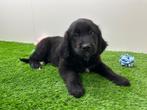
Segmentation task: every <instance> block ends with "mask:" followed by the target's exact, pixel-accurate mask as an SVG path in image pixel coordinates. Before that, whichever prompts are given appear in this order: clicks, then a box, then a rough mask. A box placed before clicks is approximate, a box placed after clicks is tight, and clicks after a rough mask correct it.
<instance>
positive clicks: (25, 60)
mask: <svg viewBox="0 0 147 110" xmlns="http://www.w3.org/2000/svg"><path fill="white" fill-rule="evenodd" d="M19 60H20V61H22V62H24V63H29V61H30V59H27V58H20V59H19Z"/></svg>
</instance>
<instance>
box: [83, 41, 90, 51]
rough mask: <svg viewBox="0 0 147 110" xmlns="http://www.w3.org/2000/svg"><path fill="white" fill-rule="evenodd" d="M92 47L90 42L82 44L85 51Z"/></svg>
mask: <svg viewBox="0 0 147 110" xmlns="http://www.w3.org/2000/svg"><path fill="white" fill-rule="evenodd" d="M90 48H91V45H90V43H87V44H83V45H82V50H84V51H88V50H89V49H90Z"/></svg>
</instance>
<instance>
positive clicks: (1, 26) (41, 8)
mask: <svg viewBox="0 0 147 110" xmlns="http://www.w3.org/2000/svg"><path fill="white" fill-rule="evenodd" d="M81 17H82V18H89V19H92V20H93V21H94V22H95V23H96V24H98V25H99V26H100V28H101V30H102V34H103V37H104V39H105V40H106V41H108V44H109V47H108V49H109V50H124V51H137V52H144V53H147V44H146V43H147V0H0V40H5V41H18V42H34V41H35V40H36V39H37V37H39V36H42V35H43V34H44V33H46V34H48V35H50V36H52V35H61V36H63V34H64V32H65V31H66V30H67V28H68V26H69V25H70V23H71V22H73V21H74V20H76V19H78V18H81Z"/></svg>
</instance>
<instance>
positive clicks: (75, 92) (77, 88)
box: [69, 85, 84, 98]
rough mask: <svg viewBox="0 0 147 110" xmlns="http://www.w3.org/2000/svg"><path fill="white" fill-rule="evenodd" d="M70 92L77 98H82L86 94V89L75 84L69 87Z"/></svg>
mask: <svg viewBox="0 0 147 110" xmlns="http://www.w3.org/2000/svg"><path fill="white" fill-rule="evenodd" d="M69 94H71V95H73V96H74V97H76V98H80V97H81V96H83V95H84V89H83V87H82V86H80V85H74V86H71V87H70V88H69Z"/></svg>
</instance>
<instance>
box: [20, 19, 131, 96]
mask: <svg viewBox="0 0 147 110" xmlns="http://www.w3.org/2000/svg"><path fill="white" fill-rule="evenodd" d="M106 46H107V43H106V42H105V41H104V39H103V38H102V34H101V31H100V29H99V27H98V26H97V25H96V24H94V23H93V22H92V21H91V20H88V19H78V20H76V21H75V22H73V23H72V24H71V25H70V27H69V29H68V30H67V31H66V33H65V36H64V38H63V37H58V36H56V37H48V38H45V39H43V40H41V41H40V42H39V43H38V45H37V47H36V50H35V51H34V53H33V54H32V55H31V56H30V58H29V59H24V58H23V59H20V60H21V61H23V62H26V63H29V64H30V66H31V67H32V68H39V67H41V64H40V62H42V61H43V62H45V63H51V64H54V65H55V66H57V67H58V68H59V72H60V75H61V77H62V78H63V80H64V81H65V84H66V86H67V89H68V92H69V93H70V94H71V95H73V96H75V97H81V96H82V95H83V94H84V88H83V86H82V83H81V81H80V76H79V73H81V72H84V71H85V70H89V71H91V72H95V73H98V74H100V75H102V76H104V77H106V78H107V79H109V80H111V81H113V82H114V83H115V84H117V85H120V86H129V85H130V83H129V81H128V80H127V79H126V78H124V77H122V76H120V75H117V74H115V73H114V72H113V71H112V70H111V69H110V68H109V67H108V66H106V65H105V64H104V63H103V62H102V61H101V58H100V55H101V53H102V52H103V51H104V50H105V48H106Z"/></svg>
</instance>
